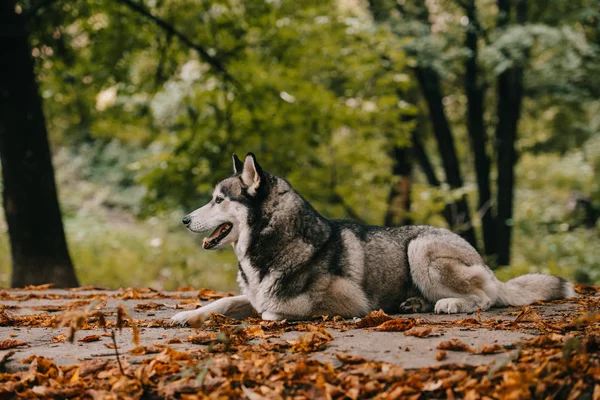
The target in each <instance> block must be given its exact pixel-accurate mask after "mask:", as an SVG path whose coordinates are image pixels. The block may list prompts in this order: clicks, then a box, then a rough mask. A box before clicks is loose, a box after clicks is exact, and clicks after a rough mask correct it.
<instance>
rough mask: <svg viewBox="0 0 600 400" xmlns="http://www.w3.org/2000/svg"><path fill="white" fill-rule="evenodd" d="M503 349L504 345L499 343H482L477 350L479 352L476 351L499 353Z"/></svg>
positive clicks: (480, 352)
mask: <svg viewBox="0 0 600 400" xmlns="http://www.w3.org/2000/svg"><path fill="white" fill-rule="evenodd" d="M503 351H504V347H502V346H500V345H499V344H495V345H493V346H486V345H485V344H484V345H483V347H482V348H481V350H479V352H477V354H494V353H500V352H503Z"/></svg>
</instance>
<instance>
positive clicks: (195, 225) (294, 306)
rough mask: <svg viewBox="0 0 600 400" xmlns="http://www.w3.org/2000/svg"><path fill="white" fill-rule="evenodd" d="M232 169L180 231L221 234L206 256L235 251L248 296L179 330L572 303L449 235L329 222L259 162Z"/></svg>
mask: <svg viewBox="0 0 600 400" xmlns="http://www.w3.org/2000/svg"><path fill="white" fill-rule="evenodd" d="M233 161H234V174H233V176H231V177H229V178H227V179H225V180H223V181H222V182H221V183H219V184H218V185H217V186H216V188H215V190H214V193H213V198H212V200H211V201H210V202H209V203H208V204H206V205H205V206H204V207H202V208H199V209H197V210H196V211H194V212H192V213H191V214H189V215H188V216H186V217H185V218H184V219H183V222H184V224H185V225H186V226H187V227H188V228H189V229H190V230H191V231H193V232H207V231H211V230H213V229H215V228H216V230H215V232H214V233H213V234H212V235H211V236H209V237H208V238H207V239H205V240H204V247H205V248H221V247H223V246H225V245H227V244H231V245H232V246H233V249H234V251H235V254H236V256H237V259H238V261H239V264H238V265H239V271H238V277H237V281H238V283H239V285H240V288H241V292H242V295H241V296H235V297H229V298H224V299H220V300H217V301H215V302H213V303H210V304H208V305H207V306H204V307H201V308H199V309H196V310H193V311H185V312H180V313H178V314H176V315H175V316H174V317H173V318H172V320H174V321H176V322H178V323H182V324H186V323H190V324H194V323H196V322H198V321H201V320H204V319H205V318H207V317H208V316H209V315H210V314H211V313H214V312H217V313H221V314H225V315H229V316H232V317H236V318H243V317H245V316H249V315H251V314H252V312H253V310H255V311H256V312H258V313H259V314H260V315H261V316H262V318H263V319H266V320H281V319H295V320H298V319H309V318H311V317H312V316H315V315H332V316H335V315H340V316H342V317H345V318H351V317H362V316H364V315H366V314H368V313H369V312H370V311H372V310H377V309H383V310H384V311H386V312H388V313H398V312H403V313H406V312H425V311H432V310H433V311H435V312H436V313H448V314H452V313H461V312H474V311H477V310H478V309H482V310H487V309H489V308H490V307H492V306H522V305H526V304H531V303H534V302H536V301H546V300H554V299H563V298H569V297H573V296H575V292H574V291H573V289H572V287H571V285H570V284H569V283H568V282H567V281H565V280H564V279H561V278H558V277H555V276H552V275H544V274H527V275H523V276H520V277H518V278H515V279H511V280H509V281H508V282H506V283H504V282H500V281H499V280H498V279H497V278H496V277H495V276H494V273H493V272H492V271H491V270H490V269H489V268H488V267H487V266H486V265H485V263H484V261H483V259H482V258H481V256H480V255H479V254H478V253H477V251H476V250H475V249H474V248H473V247H472V246H471V245H470V244H469V243H467V242H466V241H465V240H464V239H462V238H461V237H460V236H458V235H456V234H455V233H452V232H450V231H449V230H446V229H442V228H435V227H432V226H401V227H379V226H368V225H362V224H359V223H356V222H352V221H343V220H332V219H327V218H325V217H323V216H321V215H320V214H319V213H318V212H317V211H316V210H315V209H314V208H313V207H312V206H311V205H310V204H309V203H308V202H307V201H306V200H305V199H304V198H303V197H302V196H301V195H300V194H298V193H297V192H296V191H295V190H294V189H293V188H292V186H291V185H290V184H289V183H288V182H287V181H286V180H284V179H282V178H280V177H277V176H274V175H271V174H269V173H267V172H265V171H263V170H262V168H261V167H260V165H259V164H258V163H257V161H256V159H255V157H254V155H253V154H251V153H250V154H248V156H247V157H246V159H245V161H244V162H243V163H242V162H241V161H240V160H239V159H238V158H237V157H236V156H235V154H234V156H233ZM228 230H229V231H228ZM227 231H228V233H227ZM219 232H220V233H219ZM223 235H225V236H223Z"/></svg>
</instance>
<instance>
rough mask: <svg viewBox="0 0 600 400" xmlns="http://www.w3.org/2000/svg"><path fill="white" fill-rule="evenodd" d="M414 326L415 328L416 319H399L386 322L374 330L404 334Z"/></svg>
mask: <svg viewBox="0 0 600 400" xmlns="http://www.w3.org/2000/svg"><path fill="white" fill-rule="evenodd" d="M413 326H415V320H414V319H408V318H397V319H391V320H389V321H386V322H384V323H383V324H381V325H378V326H376V327H375V328H373V330H375V331H381V332H403V331H406V330H409V329H410V328H412V327H413Z"/></svg>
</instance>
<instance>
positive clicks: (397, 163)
mask: <svg viewBox="0 0 600 400" xmlns="http://www.w3.org/2000/svg"><path fill="white" fill-rule="evenodd" d="M393 157H394V166H393V167H392V177H393V179H394V182H393V183H392V190H391V191H390V196H389V199H388V208H387V211H386V213H385V226H401V225H410V224H411V223H412V220H411V218H410V216H409V215H408V214H409V212H410V196H411V189H412V160H411V157H410V148H409V147H395V148H394V152H393Z"/></svg>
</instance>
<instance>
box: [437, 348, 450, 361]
mask: <svg viewBox="0 0 600 400" xmlns="http://www.w3.org/2000/svg"><path fill="white" fill-rule="evenodd" d="M447 356H448V353H446V352H445V351H444V350H441V351H438V352H437V354H436V355H435V359H436V360H438V361H442V360H445V359H446V357H447Z"/></svg>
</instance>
